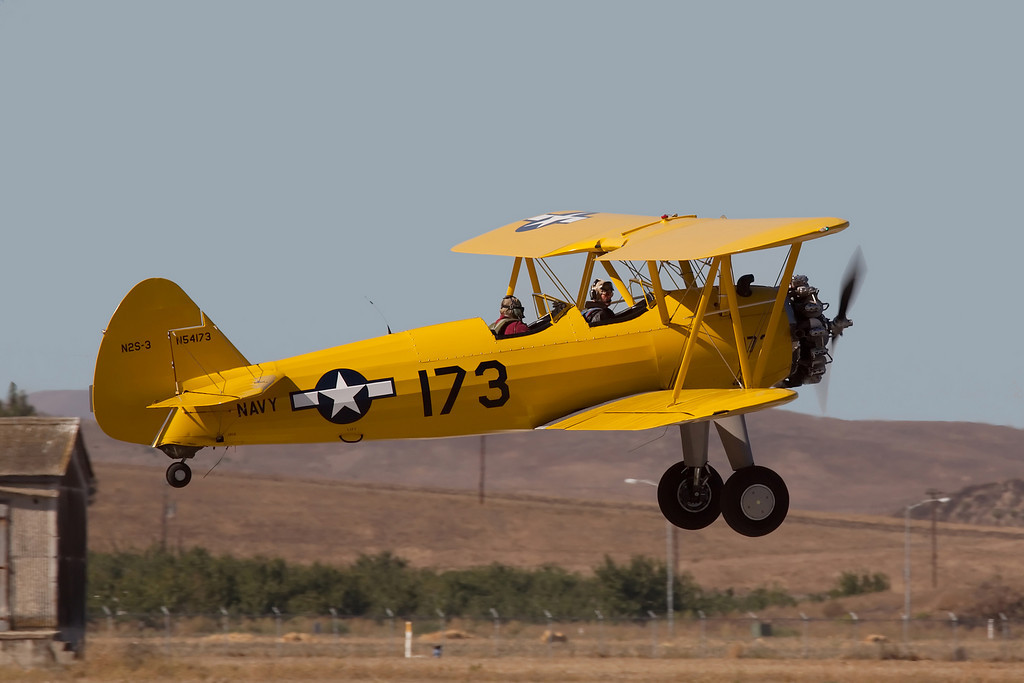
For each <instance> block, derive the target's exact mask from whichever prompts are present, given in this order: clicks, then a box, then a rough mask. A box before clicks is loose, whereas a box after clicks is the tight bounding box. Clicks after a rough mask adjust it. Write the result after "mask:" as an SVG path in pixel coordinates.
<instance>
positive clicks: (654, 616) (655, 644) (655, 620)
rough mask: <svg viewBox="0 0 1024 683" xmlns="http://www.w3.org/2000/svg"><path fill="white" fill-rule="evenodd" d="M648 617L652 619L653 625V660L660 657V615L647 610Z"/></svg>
mask: <svg viewBox="0 0 1024 683" xmlns="http://www.w3.org/2000/svg"><path fill="white" fill-rule="evenodd" d="M647 616H648V617H649V618H650V624H651V658H652V659H653V658H655V657H657V656H658V615H657V614H655V613H654V612H652V611H651V610H647Z"/></svg>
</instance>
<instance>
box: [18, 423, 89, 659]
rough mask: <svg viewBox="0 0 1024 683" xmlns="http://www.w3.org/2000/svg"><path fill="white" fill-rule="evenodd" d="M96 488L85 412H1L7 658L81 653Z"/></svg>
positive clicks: (59, 656) (49, 657)
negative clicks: (57, 414)
mask: <svg viewBox="0 0 1024 683" xmlns="http://www.w3.org/2000/svg"><path fill="white" fill-rule="evenodd" d="M95 486H96V479H95V476H94V475H93V471H92V466H91V464H90V463H89V456H88V454H87V453H86V450H85V445H84V443H83V442H82V436H81V429H80V423H79V419H78V418H62V417H8V418H0V664H2V663H3V662H5V661H8V662H10V661H14V662H18V663H21V664H26V665H28V664H37V663H39V658H43V659H44V660H45V659H50V660H51V661H52V660H53V659H54V658H57V659H63V658H64V657H65V656H66V655H65V653H69V652H70V653H80V652H82V648H83V647H84V644H85V625H86V612H85V602H86V555H87V548H88V545H87V523H86V520H87V508H88V505H89V503H90V502H91V500H92V496H93V493H94V492H95Z"/></svg>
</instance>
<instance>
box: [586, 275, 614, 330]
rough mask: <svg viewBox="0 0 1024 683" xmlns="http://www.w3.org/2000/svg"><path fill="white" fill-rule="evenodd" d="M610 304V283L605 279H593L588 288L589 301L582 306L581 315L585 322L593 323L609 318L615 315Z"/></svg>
mask: <svg viewBox="0 0 1024 683" xmlns="http://www.w3.org/2000/svg"><path fill="white" fill-rule="evenodd" d="M611 305H612V283H610V282H608V281H607V280H594V284H593V286H592V287H591V288H590V301H588V302H587V305H586V306H584V311H583V317H584V318H586V319H587V322H588V323H590V324H591V325H593V324H594V323H599V322H603V321H605V320H611V319H612V318H614V317H615V311H613V310H612V309H611Z"/></svg>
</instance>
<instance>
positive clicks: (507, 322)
mask: <svg viewBox="0 0 1024 683" xmlns="http://www.w3.org/2000/svg"><path fill="white" fill-rule="evenodd" d="M499 312H500V315H499V316H498V319H497V320H495V321H494V322H493V323H491V331H492V332H494V334H495V336H498V337H507V336H508V335H510V334H519V333H521V332H529V331H530V328H529V327H527V326H526V323H524V322H523V304H522V303H521V302H520V301H519V299H517V298H515V297H514V296H506V297H505V298H504V299H502V300H501V309H500V311H499Z"/></svg>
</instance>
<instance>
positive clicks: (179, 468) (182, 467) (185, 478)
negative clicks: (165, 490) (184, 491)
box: [167, 462, 192, 489]
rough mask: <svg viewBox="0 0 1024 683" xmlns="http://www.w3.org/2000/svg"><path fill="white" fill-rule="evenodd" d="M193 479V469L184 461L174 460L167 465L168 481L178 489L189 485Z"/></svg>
mask: <svg viewBox="0 0 1024 683" xmlns="http://www.w3.org/2000/svg"><path fill="white" fill-rule="evenodd" d="M190 481H192V470H191V468H189V466H188V465H186V464H185V463H183V462H172V463H171V464H170V465H169V466H168V467H167V483H168V484H170V485H171V486H173V487H174V488H176V489H180V488H184V487H186V486H188V483H189V482H190Z"/></svg>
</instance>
